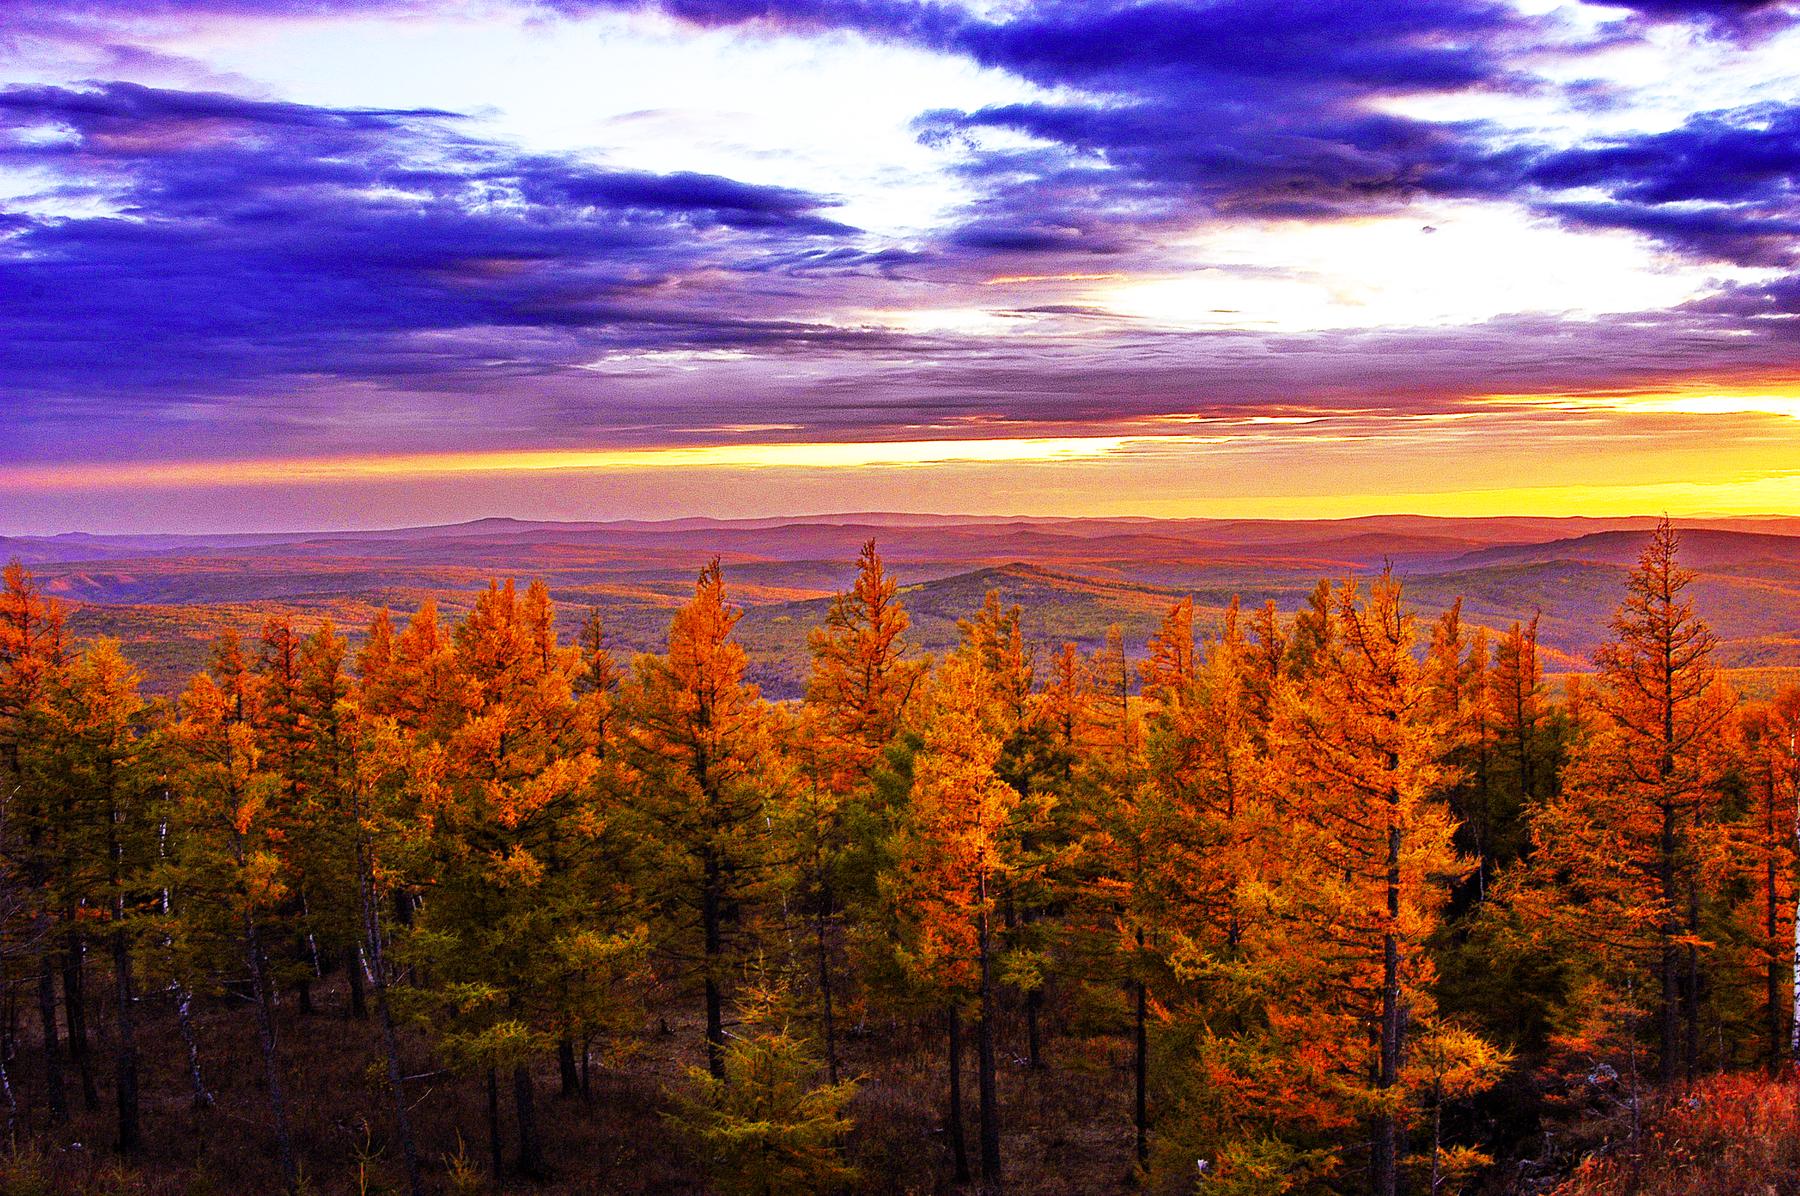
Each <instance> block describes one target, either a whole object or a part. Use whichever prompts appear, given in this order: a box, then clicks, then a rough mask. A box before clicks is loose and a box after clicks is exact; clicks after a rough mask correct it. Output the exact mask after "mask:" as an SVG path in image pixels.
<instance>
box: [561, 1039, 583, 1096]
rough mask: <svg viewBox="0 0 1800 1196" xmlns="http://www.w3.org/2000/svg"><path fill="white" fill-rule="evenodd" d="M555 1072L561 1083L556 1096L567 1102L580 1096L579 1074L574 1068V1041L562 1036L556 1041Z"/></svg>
mask: <svg viewBox="0 0 1800 1196" xmlns="http://www.w3.org/2000/svg"><path fill="white" fill-rule="evenodd" d="M556 1070H557V1075H558V1077H559V1078H560V1079H561V1081H562V1091H560V1092H559V1093H557V1095H558V1096H560V1097H562V1098H563V1099H565V1100H567V1099H569V1098H571V1097H575V1096H579V1095H581V1073H580V1071H578V1070H576V1067H575V1040H574V1039H572V1038H570V1037H569V1036H568V1035H566V1034H565V1035H563V1036H562V1037H561V1038H559V1039H557V1040H556Z"/></svg>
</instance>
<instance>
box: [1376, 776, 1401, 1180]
mask: <svg viewBox="0 0 1800 1196" xmlns="http://www.w3.org/2000/svg"><path fill="white" fill-rule="evenodd" d="M1397 804H1398V797H1397V796H1396V795H1391V794H1390V795H1389V798H1388V807H1389V810H1388V828H1387V916H1388V926H1387V930H1386V932H1385V933H1384V934H1383V935H1382V937H1381V1063H1380V1071H1379V1073H1378V1075H1377V1076H1376V1087H1378V1088H1380V1089H1381V1090H1382V1091H1383V1092H1386V1091H1387V1090H1388V1089H1390V1088H1392V1087H1393V1086H1394V1085H1395V1084H1396V1083H1398V1082H1399V1079H1400V1048H1401V1036H1402V1034H1403V1032H1404V1031H1403V1028H1402V1020H1401V1019H1402V1012H1401V1008H1400V939H1399V935H1398V933H1397V931H1396V924H1397V922H1398V921H1399V918H1400V822H1399V817H1398V813H1397V811H1396V809H1395V807H1396V806H1397ZM1374 1131H1375V1133H1374V1159H1373V1166H1372V1168H1371V1172H1372V1174H1371V1177H1370V1178H1371V1180H1372V1183H1373V1187H1374V1190H1375V1196H1395V1193H1396V1192H1397V1191H1398V1190H1399V1181H1400V1168H1399V1161H1400V1160H1399V1144H1400V1143H1399V1133H1398V1127H1397V1126H1396V1125H1395V1123H1394V1116H1393V1114H1392V1113H1389V1112H1386V1111H1383V1112H1381V1113H1378V1114H1377V1115H1376V1117H1375V1125H1374Z"/></svg>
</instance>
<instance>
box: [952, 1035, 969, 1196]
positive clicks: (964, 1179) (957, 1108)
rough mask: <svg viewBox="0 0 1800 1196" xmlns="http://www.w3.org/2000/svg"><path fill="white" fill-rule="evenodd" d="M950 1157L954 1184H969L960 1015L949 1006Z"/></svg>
mask: <svg viewBox="0 0 1800 1196" xmlns="http://www.w3.org/2000/svg"><path fill="white" fill-rule="evenodd" d="M949 1016H950V1113H949V1116H948V1117H947V1118H946V1121H947V1122H948V1125H947V1126H946V1128H947V1129H948V1130H949V1131H950V1157H951V1159H952V1160H954V1162H955V1164H956V1182H957V1183H959V1184H966V1183H968V1182H969V1144H968V1141H967V1139H966V1138H965V1137H964V1135H963V1101H962V1014H961V1013H959V1012H957V1009H956V1006H955V1005H952V1006H950V1015H949Z"/></svg>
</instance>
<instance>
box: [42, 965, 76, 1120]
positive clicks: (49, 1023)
mask: <svg viewBox="0 0 1800 1196" xmlns="http://www.w3.org/2000/svg"><path fill="white" fill-rule="evenodd" d="M45 937H48V936H45ZM40 941H42V940H40ZM38 1021H39V1023H40V1024H41V1025H42V1026H43V1031H44V1034H43V1037H44V1094H45V1098H46V1099H47V1100H48V1102H49V1105H50V1120H51V1121H52V1122H53V1123H56V1124H61V1123H62V1122H65V1121H67V1120H68V1119H69V1094H68V1091H67V1090H66V1089H65V1088H64V1086H63V1056H62V1039H61V1036H60V1035H59V1034H58V1032H57V1027H56V977H55V976H54V975H53V974H52V973H51V971H50V957H49V956H48V955H46V956H45V957H44V960H43V965H42V966H41V967H39V968H38Z"/></svg>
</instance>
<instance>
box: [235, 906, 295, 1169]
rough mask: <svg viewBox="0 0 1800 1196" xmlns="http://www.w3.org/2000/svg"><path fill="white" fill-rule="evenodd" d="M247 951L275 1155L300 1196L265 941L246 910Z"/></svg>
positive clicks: (245, 938) (245, 951) (245, 936)
mask: <svg viewBox="0 0 1800 1196" xmlns="http://www.w3.org/2000/svg"><path fill="white" fill-rule="evenodd" d="M244 953H245V954H246V955H247V956H248V962H249V964H250V978H251V981H252V983H253V985H254V986H255V996H256V1028H257V1032H258V1034H259V1036H260V1037H261V1039H262V1055H263V1074H264V1076H265V1078H266V1081H267V1084H268V1090H269V1112H270V1113H271V1114H272V1115H273V1116H274V1119H275V1154H276V1161H277V1162H278V1163H279V1164H280V1166H281V1181H282V1186H283V1187H284V1188H285V1189H286V1190H287V1192H288V1196H297V1193H298V1192H299V1190H300V1173H299V1171H298V1169H297V1168H296V1167H295V1165H294V1139H293V1135H292V1134H290V1133H289V1131H288V1121H287V1101H286V1098H284V1097H283V1096H282V1091H281V1059H280V1055H279V1052H278V1044H277V1040H276V1035H275V1008H274V993H273V992H272V991H271V990H270V987H269V976H268V965H267V963H266V962H265V961H264V959H263V953H262V942H261V939H260V938H259V937H258V935H257V932H256V920H255V918H253V917H252V916H251V914H250V911H249V910H248V909H246V910H245V911H244Z"/></svg>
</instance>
